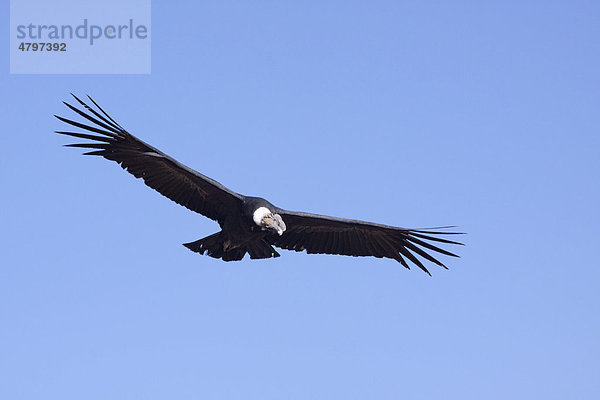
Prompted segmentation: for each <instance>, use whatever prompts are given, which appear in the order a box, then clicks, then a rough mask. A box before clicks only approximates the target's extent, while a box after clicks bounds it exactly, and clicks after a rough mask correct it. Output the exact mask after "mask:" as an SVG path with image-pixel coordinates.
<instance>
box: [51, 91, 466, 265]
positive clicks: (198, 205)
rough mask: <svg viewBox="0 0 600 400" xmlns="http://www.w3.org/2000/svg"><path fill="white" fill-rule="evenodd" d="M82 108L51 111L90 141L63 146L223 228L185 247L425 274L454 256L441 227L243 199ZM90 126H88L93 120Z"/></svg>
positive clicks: (227, 257)
mask: <svg viewBox="0 0 600 400" xmlns="http://www.w3.org/2000/svg"><path fill="white" fill-rule="evenodd" d="M73 97H74V98H75V100H76V101H77V102H78V103H79V105H80V106H82V107H83V108H84V110H85V111H82V110H80V109H78V108H76V107H74V106H72V105H70V104H68V103H66V102H65V103H64V104H65V105H66V106H67V107H69V108H70V109H71V110H73V111H74V112H75V113H77V114H78V115H79V116H81V117H82V118H84V119H85V120H87V123H81V122H77V121H74V120H70V119H67V118H63V117H59V116H56V118H58V119H59V120H61V121H63V122H65V123H67V124H69V125H72V126H74V127H77V128H80V129H82V130H84V131H86V132H87V133H80V132H70V131H56V133H59V134H62V135H68V136H73V137H77V138H81V139H86V140H90V142H87V143H77V144H68V145H66V146H68V147H80V148H86V149H91V151H89V152H87V153H84V154H85V155H96V156H102V157H104V158H106V159H108V160H112V161H115V162H117V163H118V164H120V165H121V167H122V168H123V169H125V170H126V171H128V172H129V173H131V174H132V175H133V176H135V177H136V178H142V179H143V180H144V182H145V183H146V185H148V186H150V187H151V188H153V189H155V190H156V191H158V192H159V193H161V194H162V195H164V196H165V197H168V198H169V199H171V200H173V201H175V202H176V203H178V204H180V205H182V206H184V207H187V208H189V209H190V210H192V211H195V212H197V213H200V214H202V215H204V216H206V217H208V218H210V219H212V220H215V221H217V222H218V223H219V225H220V226H221V231H220V232H217V233H215V234H213V235H210V236H208V237H205V238H203V239H200V240H197V241H195V242H191V243H185V244H184V245H185V246H186V247H188V248H189V249H190V250H192V251H195V252H199V253H201V254H204V253H207V254H208V255H209V256H211V257H215V258H220V259H222V260H224V261H234V260H241V259H242V258H243V257H244V255H245V254H246V253H248V254H249V255H250V258H252V259H260V258H270V257H279V253H278V252H277V251H276V250H275V249H274V248H273V246H275V247H279V248H282V249H286V250H295V251H304V250H306V252H307V253H309V254H314V253H320V254H340V255H349V256H374V257H378V258H382V257H385V258H391V259H394V260H396V261H398V262H400V263H401V264H402V265H403V266H405V267H406V268H409V267H410V266H409V263H412V264H414V265H416V266H418V267H419V268H421V269H422V270H423V271H425V272H427V273H429V271H428V270H427V268H426V267H425V265H424V263H423V261H422V260H426V261H429V262H432V263H434V264H437V265H439V266H442V267H444V268H446V267H445V265H444V264H443V263H442V262H440V261H439V260H438V259H436V258H435V257H433V256H432V255H431V254H430V252H436V253H440V254H444V255H446V256H452V257H457V255H456V254H453V253H451V252H449V251H447V250H444V249H442V248H441V247H439V246H438V245H439V244H453V245H458V244H461V243H459V242H456V241H453V240H449V239H446V238H443V237H441V236H442V235H453V234H457V233H456V232H447V231H444V230H443V229H444V228H446V227H444V228H438V229H437V230H436V229H428V230H418V229H406V228H398V227H393V226H387V225H381V224H375V223H371V222H364V221H358V220H351V219H343V218H335V217H329V216H323V215H317V214H309V213H304V212H294V211H287V210H284V209H281V208H279V207H276V206H274V205H273V204H271V203H269V202H268V201H267V200H265V199H262V198H258V197H249V196H243V195H241V194H239V193H236V192H233V191H231V190H230V189H228V188H226V187H225V186H223V185H221V184H220V183H219V182H217V181H215V180H213V179H211V178H209V177H207V176H205V175H202V174H201V173H199V172H197V171H194V170H192V169H190V168H188V167H186V166H185V165H183V164H181V163H179V162H178V161H177V160H175V159H173V158H171V157H169V156H167V155H166V154H164V153H163V152H161V151H160V150H158V149H156V148H154V147H152V146H150V145H149V144H147V143H145V142H143V141H141V140H140V139H138V138H137V137H135V136H133V135H132V134H130V133H129V132H127V131H126V130H125V129H124V128H123V127H121V125H119V124H118V123H117V122H116V121H115V120H113V119H112V118H111V117H110V116H109V115H108V114H107V113H106V112H105V111H104V110H103V109H102V108H101V107H100V106H99V105H98V104H96V102H95V101H94V100H92V99H91V98H89V97H88V98H89V100H90V101H91V102H92V104H93V105H94V106H95V107H96V108H93V107H90V106H88V105H87V104H86V103H85V102H83V101H82V100H80V99H79V98H77V97H76V96H74V95H73ZM90 123H91V124H90Z"/></svg>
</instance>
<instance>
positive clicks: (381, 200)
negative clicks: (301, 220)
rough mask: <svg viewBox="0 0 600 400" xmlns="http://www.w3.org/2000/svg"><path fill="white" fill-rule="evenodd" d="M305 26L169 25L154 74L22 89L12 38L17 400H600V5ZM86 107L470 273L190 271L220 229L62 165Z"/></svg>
mask: <svg viewBox="0 0 600 400" xmlns="http://www.w3.org/2000/svg"><path fill="white" fill-rule="evenodd" d="M207 3H209V4H207ZM283 3H284V2H276V1H272V2H263V1H261V2H229V1H226V2H199V3H198V4H196V3H194V2H183V1H171V2H159V1H154V2H153V5H152V7H153V8H152V73H151V74H150V75H146V76H143V75H138V76H136V75H130V76H126V75H115V76H110V75H80V76H76V75H65V76H59V75H38V76H34V75H9V74H8V65H9V60H8V49H7V48H6V46H8V38H6V40H5V41H4V46H5V47H4V51H2V52H1V54H0V61H1V62H2V64H3V65H4V69H5V73H3V74H1V75H0V86H1V87H2V93H3V103H2V121H3V125H4V127H3V134H2V135H1V136H0V140H1V142H0V144H1V149H2V157H0V169H1V175H0V178H1V187H2V196H0V209H1V213H2V216H1V222H0V226H1V231H0V243H1V245H0V246H1V247H2V252H1V253H2V256H1V257H2V258H1V260H2V261H1V265H2V266H1V268H0V321H1V329H0V377H1V383H0V398H2V399H11V400H16V399H62V400H67V399H332V398H333V399H336V398H339V399H365V398H373V399H398V398H406V399H431V398H444V399H481V398H486V399H506V398H522V399H524V398H543V399H565V398H578V399H591V398H597V397H598V395H599V393H600V380H599V379H598V376H599V372H600V365H599V364H600V362H599V361H598V360H599V358H600V319H599V317H598V316H599V315H600V296H599V293H598V288H599V286H600V268H599V267H600V265H599V262H598V243H599V239H600V213H599V207H598V204H600V190H599V172H600V161H599V159H600V158H599V157H600V138H599V134H600V112H599V109H600V108H599V106H600V75H599V71H600V41H599V40H598V38H599V37H600V5H599V3H598V2H595V1H570V2H566V1H550V2H548V1H530V2H521V1H509V2H480V1H473V2H466V1H463V2H427V3H425V2H416V1H415V2H413V1H410V2H396V1H390V2H384V1H375V2H370V3H369V4H368V5H367V3H364V2H348V1H339V2H332V1H325V2H323V1H319V2H316V1H315V2H307V3H304V4H294V5H293V4H292V2H285V3H286V4H283ZM0 11H1V12H2V14H3V15H1V17H2V20H3V21H5V22H7V21H8V5H6V6H5V7H3V8H2V9H1V10H0ZM57 12H58V11H57ZM4 31H5V33H6V32H7V30H6V29H5V30H4ZM69 92H74V93H77V94H82V95H83V94H90V95H92V96H93V97H94V98H95V99H96V100H97V101H98V102H99V104H101V105H102V106H103V107H104V108H105V110H107V111H108V112H109V113H110V114H111V115H112V116H113V117H114V118H115V119H116V120H117V121H118V122H120V123H121V124H122V125H123V126H124V127H125V128H127V129H128V130H129V131H131V132H132V133H134V134H135V135H138V136H139V137H140V138H142V139H143V140H145V141H147V142H149V143H151V144H153V145H154V146H156V147H158V148H159V149H161V150H163V151H165V152H166V153H167V154H169V155H171V156H174V157H175V158H177V159H178V160H179V161H181V162H183V163H185V164H187V165H189V166H191V167H192V168H194V169H196V170H198V171H200V172H202V173H204V174H206V175H208V176H210V177H212V178H214V179H217V180H218V181H220V182H222V183H223V184H225V185H227V186H228V187H230V188H232V189H233V190H236V191H238V192H240V193H244V194H249V195H260V196H263V197H266V198H267V199H269V200H270V201H271V202H273V203H274V204H276V205H278V206H280V207H283V208H287V209H292V210H304V211H310V212H316V213H321V214H331V215H336V216H341V217H351V218H359V219H364V220H369V221H375V222H381V223H385V224H390V225H397V226H404V227H427V226H439V225H458V226H459V229H460V230H461V231H465V232H468V235H466V236H464V238H463V239H464V242H465V243H466V246H465V247H461V248H456V249H455V250H456V251H458V252H459V253H460V255H461V256H462V258H460V259H449V258H445V259H444V261H447V264H448V265H449V267H450V269H449V270H448V271H446V270H443V269H441V268H438V267H435V266H432V268H431V271H432V274H433V276H432V277H429V276H427V275H426V274H424V273H423V272H422V271H420V270H418V269H412V270H410V271H409V270H406V269H405V268H403V267H402V266H401V265H400V264H398V263H397V262H395V261H392V260H381V259H371V258H352V257H342V256H325V255H306V254H304V253H293V252H286V251H282V252H281V253H282V256H281V257H280V258H278V259H271V260H263V261H250V260H248V259H245V260H243V261H241V262H237V263H224V262H222V261H218V260H214V259H212V258H209V257H207V256H200V255H198V254H195V253H192V252H190V251H189V250H187V249H186V248H184V247H183V246H181V243H184V242H188V241H192V240H196V239H199V238H201V237H204V236H207V235H209V234H211V233H213V232H215V231H217V229H218V226H217V224H216V223H214V222H212V221H210V220H208V219H206V218H204V217H202V216H200V215H197V214H194V213H192V212H191V211H188V210H187V209H185V208H183V207H180V206H177V205H176V204H175V203H173V202H171V201H169V200H167V199H165V198H163V197H162V196H160V195H159V194H158V193H156V192H154V191H152V190H151V189H149V188H148V187H146V186H145V185H144V184H143V183H142V182H141V181H139V180H135V179H134V178H133V177H132V176H130V175H129V174H127V173H125V172H123V171H122V170H121V169H120V168H119V167H118V166H117V165H116V164H115V163H111V162H108V161H106V160H104V159H100V158H89V157H88V158H86V157H82V156H80V155H79V154H80V153H81V152H80V151H78V150H77V149H67V148H63V147H61V145H62V144H65V143H69V139H68V138H65V137H60V136H59V135H55V134H53V133H52V131H54V130H57V129H64V125H63V124H61V123H60V122H59V121H57V120H55V119H54V117H53V116H52V115H53V114H60V115H64V116H68V117H74V114H73V113H71V112H70V111H69V110H67V109H66V108H65V107H64V106H63V105H62V104H61V101H62V100H68V93H69Z"/></svg>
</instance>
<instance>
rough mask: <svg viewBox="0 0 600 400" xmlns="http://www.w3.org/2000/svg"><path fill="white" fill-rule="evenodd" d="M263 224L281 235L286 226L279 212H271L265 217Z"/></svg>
mask: <svg viewBox="0 0 600 400" xmlns="http://www.w3.org/2000/svg"><path fill="white" fill-rule="evenodd" d="M263 226H264V228H265V229H271V230H273V231H276V232H277V234H278V235H279V236H281V235H283V232H285V229H286V226H285V223H284V222H283V219H281V216H280V215H279V214H271V215H267V216H265V218H263Z"/></svg>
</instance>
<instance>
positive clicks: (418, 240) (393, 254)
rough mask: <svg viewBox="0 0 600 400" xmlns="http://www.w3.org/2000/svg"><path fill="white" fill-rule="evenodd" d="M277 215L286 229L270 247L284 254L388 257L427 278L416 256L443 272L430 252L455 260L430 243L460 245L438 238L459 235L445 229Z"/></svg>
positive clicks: (450, 254) (299, 215)
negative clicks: (297, 252)
mask: <svg viewBox="0 0 600 400" xmlns="http://www.w3.org/2000/svg"><path fill="white" fill-rule="evenodd" d="M278 213H279V215H281V218H282V219H283V221H284V222H285V225H286V227H287V229H286V231H285V232H284V234H283V235H281V236H276V235H274V236H273V237H272V243H271V244H273V245H274V246H277V247H280V248H282V249H286V250H295V251H303V250H306V252H307V253H309V254H315V253H317V254H341V255H348V256H373V257H378V258H381V257H387V258H392V259H394V260H396V261H398V262H400V263H401V264H402V265H403V266H405V267H406V268H410V267H409V264H408V262H407V260H408V261H409V262H411V263H413V264H415V265H416V266H418V267H419V268H421V269H422V270H423V271H425V272H426V273H428V274H429V271H428V270H427V268H426V267H425V265H424V264H423V262H422V261H421V260H420V259H419V258H417V256H419V257H422V258H423V259H425V260H427V261H430V262H432V263H434V264H437V265H439V266H441V267H444V268H446V266H445V265H444V264H443V263H442V262H440V261H439V260H437V259H436V258H435V257H433V256H432V255H431V254H430V252H431V251H433V252H436V253H441V254H444V255H447V256H452V257H458V256H457V255H456V254H454V253H451V252H449V251H446V250H444V249H442V248H440V247H438V246H436V245H434V244H432V243H431V242H434V243H443V244H455V245H461V244H462V243H459V242H455V241H452V240H448V239H444V238H442V237H440V235H455V234H459V233H457V232H446V231H444V230H443V229H444V228H446V227H444V228H437V229H435V228H434V229H427V230H423V229H421V230H420V229H405V228H397V227H393V226H387V225H381V224H375V223H372V222H365V221H359V220H352V219H344V218H336V217H329V216H325V215H317V214H309V213H303V212H295V211H286V210H279V211H278ZM448 228H449V227H448ZM440 229H442V230H440ZM428 251H429V252H428ZM430 275H431V274H430Z"/></svg>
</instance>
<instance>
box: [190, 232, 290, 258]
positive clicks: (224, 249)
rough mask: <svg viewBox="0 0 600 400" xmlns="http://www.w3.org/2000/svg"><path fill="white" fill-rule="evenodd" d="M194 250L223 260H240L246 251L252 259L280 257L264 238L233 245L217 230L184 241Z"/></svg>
mask: <svg viewBox="0 0 600 400" xmlns="http://www.w3.org/2000/svg"><path fill="white" fill-rule="evenodd" d="M183 245H184V246H185V247H187V248H188V249H190V250H191V251H193V252H196V253H200V254H204V253H206V254H207V255H209V256H211V257H213V258H220V259H222V260H223V261H239V260H241V259H242V258H244V256H245V255H246V253H248V254H250V258H251V259H257V258H271V257H279V253H278V252H277V251H276V250H275V249H274V248H273V247H272V246H271V245H270V244H268V243H266V242H265V241H264V240H262V239H259V240H253V241H250V242H246V243H244V244H241V245H239V246H235V245H232V244H231V243H230V241H229V240H228V239H226V238H224V235H223V232H217V233H215V234H212V235H210V236H207V237H205V238H202V239H199V240H196V241H195V242H190V243H184V244H183Z"/></svg>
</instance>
